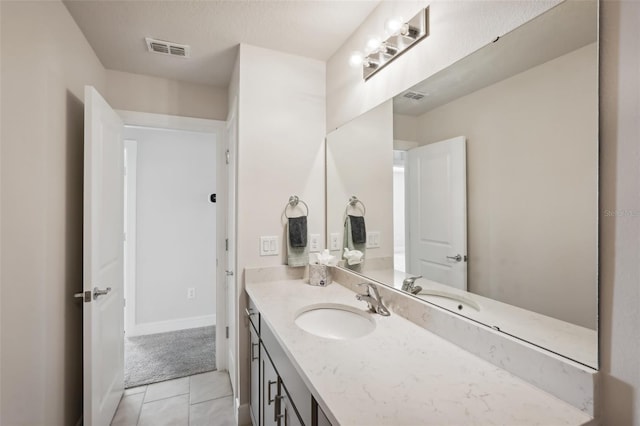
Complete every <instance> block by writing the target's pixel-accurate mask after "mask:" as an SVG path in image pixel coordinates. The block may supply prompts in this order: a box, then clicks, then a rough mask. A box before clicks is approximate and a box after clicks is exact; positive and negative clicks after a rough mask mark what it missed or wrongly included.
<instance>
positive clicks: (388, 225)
mask: <svg viewBox="0 0 640 426" xmlns="http://www.w3.org/2000/svg"><path fill="white" fill-rule="evenodd" d="M392 115H393V104H392V101H391V100H389V101H387V102H385V103H383V104H382V105H380V106H378V107H376V108H374V109H372V110H371V111H368V112H366V113H365V114H362V115H361V116H360V117H358V118H356V119H355V120H352V121H350V122H348V123H347V124H345V125H344V126H342V127H340V128H339V129H337V130H334V131H333V132H331V133H329V134H328V135H327V166H326V167H327V238H328V237H329V234H331V233H339V234H340V238H339V240H338V241H339V243H340V247H341V249H340V250H338V251H332V254H333V255H334V256H337V257H338V258H339V259H341V258H342V243H343V239H342V238H343V234H344V232H343V231H344V220H343V219H344V213H345V207H346V205H347V201H348V200H349V197H351V196H352V195H355V196H357V197H358V198H359V199H360V200H361V201H362V202H363V203H364V204H365V206H366V216H365V220H366V227H367V232H373V231H378V232H380V247H379V248H369V249H367V253H366V256H365V259H373V258H377V257H393V215H391V214H390V204H389V202H390V200H391V197H392V195H393V174H392V168H393V155H392V152H391V151H392V149H393V127H392V122H393V118H392ZM354 211H355V212H357V211H359V206H358V209H351V208H350V209H349V213H351V212H354ZM328 245H329V244H327V246H328ZM365 263H366V262H365Z"/></svg>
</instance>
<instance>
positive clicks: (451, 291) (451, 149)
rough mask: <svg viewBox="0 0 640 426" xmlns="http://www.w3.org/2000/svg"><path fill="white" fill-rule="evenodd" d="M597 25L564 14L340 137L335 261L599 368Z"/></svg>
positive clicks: (335, 167) (472, 58)
mask: <svg viewBox="0 0 640 426" xmlns="http://www.w3.org/2000/svg"><path fill="white" fill-rule="evenodd" d="M597 10H598V3H597V2H596V1H590V0H585V1H569V2H564V3H561V4H559V5H558V6H556V7H554V8H552V9H550V10H549V11H548V12H546V13H544V14H542V15H540V16H539V17H537V18H536V19H534V20H531V21H529V22H528V23H526V24H524V25H523V26H521V27H520V28H517V29H515V30H514V31H512V32H510V33H508V34H506V35H504V36H502V37H500V38H499V40H497V41H495V42H493V43H491V44H489V45H487V46H485V47H483V48H482V49H480V50H478V51H476V52H475V53H473V54H471V55H469V56H467V57H465V58H463V59H461V60H460V61H458V62H456V63H454V64H453V65H451V66H450V67H448V68H446V69H444V70H442V71H440V72H438V73H436V74H434V75H432V76H430V77H428V78H427V79H426V80H425V81H423V82H421V83H419V84H417V85H415V86H414V87H412V88H410V89H409V90H406V91H404V92H402V93H400V94H399V95H397V96H396V97H395V98H394V99H390V100H388V101H387V102H385V103H383V104H381V105H380V106H378V107H376V108H374V109H373V110H371V111H369V112H367V113H365V114H363V115H362V116H360V117H358V118H356V119H354V120H352V121H351V122H349V123H347V124H345V125H344V126H342V127H340V128H339V129H337V130H335V131H334V132H332V133H330V134H329V135H328V136H327V165H326V167H327V234H328V235H327V241H329V242H332V244H330V245H331V249H332V252H333V254H336V255H339V256H342V254H343V251H344V248H345V247H346V248H347V249H348V250H354V249H356V250H361V251H362V252H363V259H364V260H363V262H361V263H360V264H354V265H347V266H346V267H347V268H349V269H351V270H353V271H355V272H358V273H360V274H362V275H364V276H366V277H368V278H370V279H373V280H375V281H378V282H381V283H384V284H386V285H389V286H394V287H395V288H398V289H401V288H402V287H403V286H402V282H403V280H404V279H405V278H407V277H408V276H417V275H421V276H423V278H420V279H418V280H416V282H415V285H416V286H419V287H421V289H420V291H414V293H417V294H415V297H419V298H421V299H422V300H424V301H425V303H432V304H435V305H438V306H440V307H442V308H444V309H447V310H450V311H451V312H454V313H456V314H459V315H463V316H465V317H468V318H469V319H472V320H474V321H477V322H480V323H483V324H485V325H486V326H488V327H492V328H494V329H496V330H499V331H500V332H503V333H506V334H509V335H511V336H514V337H517V338H520V339H522V340H525V341H527V342H530V343H532V344H534V345H537V346H540V347H543V348H546V349H548V350H550V351H552V352H554V353H557V354H560V355H562V356H564V357H567V358H570V359H572V360H574V361H577V362H579V363H581V364H584V365H586V366H589V367H592V368H597V367H598V357H597V340H598V339H597V293H598V291H597V275H598V270H597V268H598V249H597V245H598V240H597V238H598V127H597V126H598V86H597V82H598V77H597V72H598V71H597V70H598V50H597ZM433 31H436V28H435V27H434V28H433ZM382 75H383V73H381V75H380V76H377V77H376V78H380V77H381V76H382ZM351 196H357V197H358V199H359V200H361V201H362V203H363V204H364V205H366V214H364V223H365V224H366V242H363V241H360V243H361V244H359V245H358V244H355V245H354V244H353V241H352V240H353V238H345V235H346V236H347V237H355V234H353V232H354V230H353V229H352V228H351V225H352V222H351V219H350V218H349V215H351V216H363V211H360V210H358V209H357V208H356V209H350V208H349V205H348V200H349V197H351ZM353 223H354V224H355V222H353ZM348 225H349V226H348ZM354 226H357V225H354ZM405 287H407V286H405ZM409 293H411V292H409ZM420 293H422V294H420Z"/></svg>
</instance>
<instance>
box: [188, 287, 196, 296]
mask: <svg viewBox="0 0 640 426" xmlns="http://www.w3.org/2000/svg"><path fill="white" fill-rule="evenodd" d="M195 298H196V289H195V288H194V287H189V288H188V289H187V299H195Z"/></svg>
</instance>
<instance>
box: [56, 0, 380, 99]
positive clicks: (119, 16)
mask: <svg viewBox="0 0 640 426" xmlns="http://www.w3.org/2000/svg"><path fill="white" fill-rule="evenodd" d="M64 3H65V5H66V6H67V9H69V12H70V13H71V15H72V16H73V18H74V19H75V21H76V22H77V23H78V25H79V26H80V29H81V30H82V32H83V33H84V35H85V37H86V38H87V40H88V41H89V43H90V44H91V46H92V47H93V49H94V50H95V52H96V54H97V55H98V58H100V61H102V64H103V65H104V66H105V67H106V68H108V69H114V70H119V71H127V72H132V73H138V74H147V75H153V76H158V77H165V78H170V79H174V80H182V81H188V82H193V83H202V84H208V85H213V86H220V87H226V86H227V85H228V84H229V79H230V76H231V72H232V69H233V64H234V61H235V57H236V52H237V45H238V44H239V43H248V44H252V45H255V46H260V47H265V48H269V49H273V50H278V51H282V52H287V53H292V54H295V55H300V56H306V57H309V58H314V59H320V60H323V61H326V60H327V59H329V58H330V57H331V55H332V54H333V53H334V52H335V51H336V50H338V48H339V47H340V46H342V44H343V43H344V42H345V41H346V39H347V38H348V37H349V35H350V34H351V33H353V31H354V30H355V29H356V28H357V27H358V26H359V25H360V24H361V23H362V22H363V21H364V19H365V18H366V17H367V16H368V15H369V13H371V11H372V10H373V9H374V8H375V7H376V6H377V5H378V4H379V3H380V0H321V1H318V0H316V1H310V0H290V1H281V0H226V1H224V0H200V1H196V0H174V1H163V0H156V1H142V0H135V1H132V0H129V1H113V0H94V1H88V0H65V1H64ZM145 37H154V38H157V39H161V40H168V41H173V42H176V43H181V44H188V45H190V46H191V58H189V59H184V58H175V57H170V56H163V55H158V54H154V53H149V52H148V51H147V49H146V44H145V41H144V38H145Z"/></svg>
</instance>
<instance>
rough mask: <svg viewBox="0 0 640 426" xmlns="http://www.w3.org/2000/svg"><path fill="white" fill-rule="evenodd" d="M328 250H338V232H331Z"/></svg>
mask: <svg viewBox="0 0 640 426" xmlns="http://www.w3.org/2000/svg"><path fill="white" fill-rule="evenodd" d="M329 250H340V234H339V233H337V232H332V233H331V241H330V242H329Z"/></svg>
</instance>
